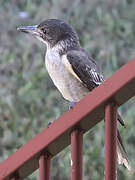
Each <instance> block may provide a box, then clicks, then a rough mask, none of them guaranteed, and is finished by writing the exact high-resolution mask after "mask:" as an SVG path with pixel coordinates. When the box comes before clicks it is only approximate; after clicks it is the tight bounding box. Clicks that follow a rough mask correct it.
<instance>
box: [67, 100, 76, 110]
mask: <svg viewBox="0 0 135 180" xmlns="http://www.w3.org/2000/svg"><path fill="white" fill-rule="evenodd" d="M76 103H77V102H74V101H73V102H72V103H71V104H70V105H69V110H70V109H72V108H73V107H74V105H75V104H76Z"/></svg>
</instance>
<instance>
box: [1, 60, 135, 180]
mask: <svg viewBox="0 0 135 180" xmlns="http://www.w3.org/2000/svg"><path fill="white" fill-rule="evenodd" d="M134 95H135V59H133V60H131V61H130V62H128V63H127V64H126V65H124V66H123V67H122V68H120V69H119V70H118V71H117V72H116V73H114V74H113V75H112V76H111V77H110V78H109V79H107V80H106V81H105V82H104V83H102V84H101V85H100V86H99V87H97V88H96V89H94V90H93V91H92V92H90V93H89V95H88V96H86V97H85V98H84V99H83V100H81V101H80V102H79V103H77V104H76V105H75V107H74V108H72V109H71V110H69V111H68V112H66V113H64V114H63V115H62V116H60V117H59V118H58V119H56V120H55V121H54V122H53V123H52V124H51V125H50V126H49V127H47V128H45V129H44V130H43V131H42V132H40V133H39V134H37V135H36V136H35V137H34V138H32V139H31V140H30V141H28V142H27V143H26V144H25V145H23V146H22V147H21V148H20V149H18V150H17V151H16V152H15V153H13V154H12V155H11V156H10V157H9V158H8V159H6V160H5V161H3V162H2V163H1V164H0V180H19V179H23V178H25V177H27V176H29V175H30V174H31V173H32V172H34V171H35V170H36V169H38V168H39V179H40V180H49V179H50V172H51V171H50V167H51V160H52V158H53V157H54V156H55V155H56V154H58V153H59V152H60V151H62V150H63V149H64V148H65V147H66V146H68V145H69V144H71V162H72V166H71V179H72V180H82V179H83V177H82V167H83V153H82V149H83V134H84V133H85V132H86V131H88V130H89V129H91V128H92V127H93V126H95V125H96V124H97V123H98V122H100V121H101V120H102V119H103V118H104V117H105V180H115V179H116V176H117V165H116V160H117V159H116V158H117V156H116V150H117V149H116V137H117V120H116V114H117V108H118V107H119V106H120V105H122V104H123V103H125V102H126V101H128V100H129V99H130V98H131V97H133V96H134Z"/></svg>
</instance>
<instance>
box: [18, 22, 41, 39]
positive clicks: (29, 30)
mask: <svg viewBox="0 0 135 180" xmlns="http://www.w3.org/2000/svg"><path fill="white" fill-rule="evenodd" d="M37 27H38V25H33V26H20V27H18V28H17V30H18V31H21V32H24V33H30V34H32V35H37V36H39V35H40V32H39V30H38V28H37Z"/></svg>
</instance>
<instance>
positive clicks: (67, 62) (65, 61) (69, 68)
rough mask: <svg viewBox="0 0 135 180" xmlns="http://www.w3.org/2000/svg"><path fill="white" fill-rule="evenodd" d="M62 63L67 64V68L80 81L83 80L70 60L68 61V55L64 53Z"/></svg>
mask: <svg viewBox="0 0 135 180" xmlns="http://www.w3.org/2000/svg"><path fill="white" fill-rule="evenodd" d="M62 63H63V64H64V65H65V67H66V68H67V70H68V71H69V72H70V73H71V74H72V75H73V76H74V77H75V78H76V79H78V80H79V81H80V82H82V81H81V79H80V78H79V77H78V76H77V74H76V73H75V72H74V71H73V69H72V66H71V64H70V62H69V61H68V59H67V56H66V55H63V56H62Z"/></svg>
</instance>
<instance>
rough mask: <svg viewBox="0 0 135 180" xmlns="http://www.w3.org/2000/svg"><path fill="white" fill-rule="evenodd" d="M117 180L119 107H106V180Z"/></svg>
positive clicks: (108, 105)
mask: <svg viewBox="0 0 135 180" xmlns="http://www.w3.org/2000/svg"><path fill="white" fill-rule="evenodd" d="M116 179H117V105H116V104H115V103H113V102H111V103H109V104H107V105H106V107H105V180H116Z"/></svg>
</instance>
